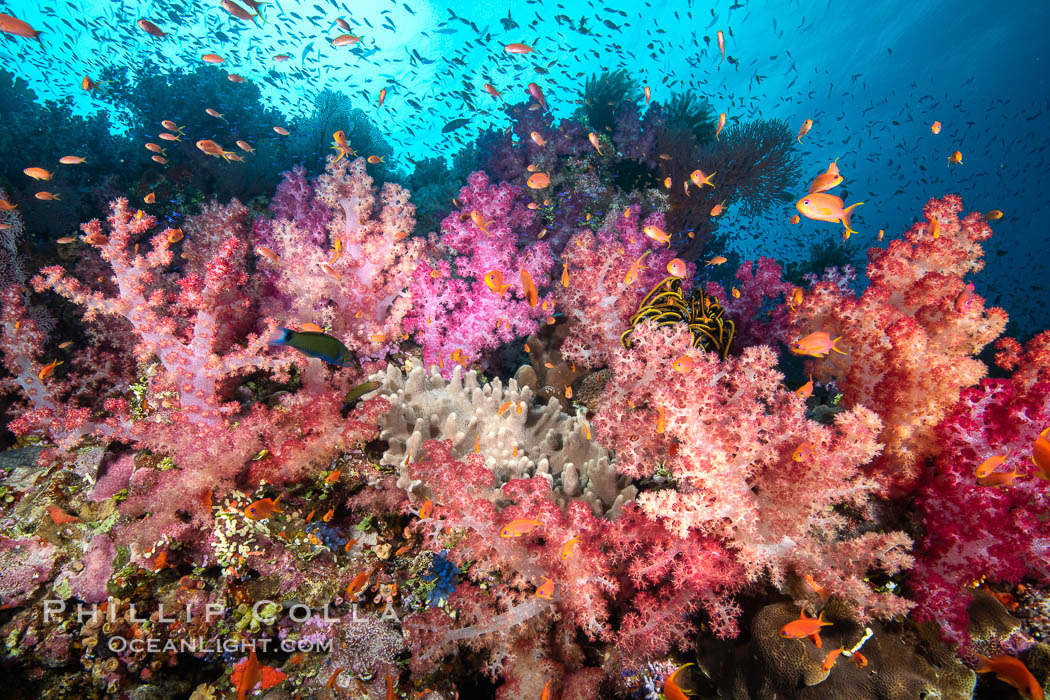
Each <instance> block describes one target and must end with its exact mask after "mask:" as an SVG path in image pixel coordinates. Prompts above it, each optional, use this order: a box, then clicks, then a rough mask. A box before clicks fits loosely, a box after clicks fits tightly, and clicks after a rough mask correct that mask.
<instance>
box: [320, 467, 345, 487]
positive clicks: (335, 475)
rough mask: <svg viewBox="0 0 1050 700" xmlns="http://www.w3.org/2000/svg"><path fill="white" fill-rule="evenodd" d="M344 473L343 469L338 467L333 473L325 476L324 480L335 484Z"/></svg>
mask: <svg viewBox="0 0 1050 700" xmlns="http://www.w3.org/2000/svg"><path fill="white" fill-rule="evenodd" d="M342 473H343V470H341V469H336V470H335V471H333V472H332V473H331V474H329V475H328V476H326V477H325V478H324V482H325V483H326V484H334V483H335V482H337V481H339V477H340V476H341V475H342Z"/></svg>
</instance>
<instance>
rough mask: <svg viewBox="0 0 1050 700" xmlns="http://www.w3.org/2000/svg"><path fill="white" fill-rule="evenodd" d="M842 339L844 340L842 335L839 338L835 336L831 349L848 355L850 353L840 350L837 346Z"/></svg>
mask: <svg viewBox="0 0 1050 700" xmlns="http://www.w3.org/2000/svg"><path fill="white" fill-rule="evenodd" d="M840 340H842V336H841V335H840V336H839V337H838V338H835V339H834V340H833V341H831V349H832V350H834V351H835V352H837V353H841V354H843V355H846V354H848V353H846V352H844V351H842V350H839V349H838V348H837V347H835V343H837V342H839V341H840Z"/></svg>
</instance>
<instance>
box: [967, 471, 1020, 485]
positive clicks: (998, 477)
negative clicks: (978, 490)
mask: <svg viewBox="0 0 1050 700" xmlns="http://www.w3.org/2000/svg"><path fill="white" fill-rule="evenodd" d="M1019 476H1021V475H1020V474H1019V473H1018V472H1017V467H1014V468H1013V469H1012V470H1011V471H1008V472H992V473H991V474H989V475H988V476H985V477H983V478H981V479H978V480H977V483H978V484H980V485H981V486H1010V485H1011V484H1013V483H1014V481H1015V480H1016V479H1017V477H1019Z"/></svg>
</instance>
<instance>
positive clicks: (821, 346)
mask: <svg viewBox="0 0 1050 700" xmlns="http://www.w3.org/2000/svg"><path fill="white" fill-rule="evenodd" d="M841 339H842V336H841V335H840V336H839V337H838V338H835V339H834V340H832V339H831V335H830V334H829V333H827V332H826V331H814V332H813V333H810V334H809V335H807V336H806V337H805V338H800V339H799V340H796V341H795V342H793V343H792V344H791V347H790V350H791V352H792V353H793V354H795V355H808V356H809V357H826V356H827V355H828V354H829V353H830V352H831V351H832V350H834V351H835V352H837V353H840V354H842V355H845V354H846V353H845V352H843V351H842V350H839V349H838V347H836V346H835V343H837V342H838V341H840V340H841Z"/></svg>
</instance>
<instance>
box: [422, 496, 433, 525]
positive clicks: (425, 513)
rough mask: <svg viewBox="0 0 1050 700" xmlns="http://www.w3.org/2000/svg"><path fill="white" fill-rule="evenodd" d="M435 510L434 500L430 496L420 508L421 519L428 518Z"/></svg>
mask: <svg viewBox="0 0 1050 700" xmlns="http://www.w3.org/2000/svg"><path fill="white" fill-rule="evenodd" d="M433 512H434V502H433V501H432V500H430V499H429V498H428V499H427V500H425V501H423V505H422V506H421V507H420V509H419V519H420V520H426V519H427V518H429V517H430V514H431V513H433Z"/></svg>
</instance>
